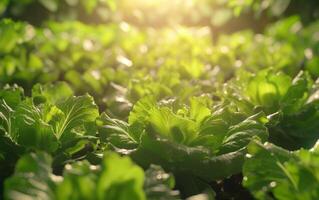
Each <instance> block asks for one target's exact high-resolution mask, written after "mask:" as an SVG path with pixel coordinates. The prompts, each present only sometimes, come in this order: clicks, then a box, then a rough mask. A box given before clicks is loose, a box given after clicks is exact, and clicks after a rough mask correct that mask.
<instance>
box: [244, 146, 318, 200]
mask: <svg viewBox="0 0 319 200" xmlns="http://www.w3.org/2000/svg"><path fill="white" fill-rule="evenodd" d="M248 153H249V154H248V155H247V160H246V161H245V164H244V167H243V173H244V182H243V185H244V186H245V187H247V188H248V189H249V190H250V191H251V192H252V193H253V194H254V196H255V197H256V198H257V199H270V198H271V196H272V195H273V196H274V197H275V198H276V199H278V200H290V199H292V200H304V199H305V200H311V199H317V198H318V197H319V192H318V191H319V187H318V183H319V177H318V164H319V162H318V161H319V154H318V151H316V150H314V151H307V150H303V149H302V150H299V151H295V152H289V151H286V150H284V149H282V148H279V147H277V146H275V145H272V144H269V143H268V144H264V145H263V144H260V143H258V142H252V143H251V144H250V145H249V147H248Z"/></svg>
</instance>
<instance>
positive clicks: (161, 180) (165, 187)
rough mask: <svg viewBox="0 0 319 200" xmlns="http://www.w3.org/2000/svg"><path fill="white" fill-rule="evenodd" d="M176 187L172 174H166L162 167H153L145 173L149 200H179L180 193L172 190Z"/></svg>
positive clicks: (145, 186)
mask: <svg viewBox="0 0 319 200" xmlns="http://www.w3.org/2000/svg"><path fill="white" fill-rule="evenodd" d="M174 186H175V181H174V177H173V176H172V174H169V173H166V172H165V171H164V170H163V169H162V168H161V167H160V166H157V165H151V166H150V167H149V168H148V169H147V170H146V171H145V181H144V191H145V194H146V196H147V199H149V200H160V199H167V200H177V199H179V193H178V191H176V190H172V189H173V188H174Z"/></svg>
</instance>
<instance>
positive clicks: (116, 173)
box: [5, 152, 178, 200]
mask: <svg viewBox="0 0 319 200" xmlns="http://www.w3.org/2000/svg"><path fill="white" fill-rule="evenodd" d="M51 165H52V158H51V157H50V156H49V155H48V154H46V153H44V152H37V153H31V154H26V155H24V156H23V157H21V158H20V159H19V161H18V163H17V165H16V168H15V172H14V175H13V176H12V177H10V178H9V179H7V180H6V182H5V198H6V199H21V198H23V199H28V198H29V199H62V200H64V199H105V198H110V199H128V198H129V199H133V200H135V199H136V200H142V199H145V198H146V196H147V198H148V199H177V198H178V192H175V191H171V188H172V187H173V186H174V179H173V178H172V177H171V175H170V174H167V173H165V172H164V171H163V170H162V169H161V168H160V167H158V166H152V167H151V168H150V169H149V170H148V171H146V173H145V175H144V172H143V170H142V169H141V168H140V167H138V166H137V165H135V164H134V163H133V162H132V161H131V160H130V159H129V158H128V157H120V156H119V155H117V154H115V153H110V152H108V153H105V154H104V158H103V159H102V162H101V164H100V165H91V164H90V163H89V162H88V161H86V160H85V161H79V162H76V163H73V164H67V165H66V166H65V168H64V172H63V176H56V175H54V174H53V173H52V168H51Z"/></svg>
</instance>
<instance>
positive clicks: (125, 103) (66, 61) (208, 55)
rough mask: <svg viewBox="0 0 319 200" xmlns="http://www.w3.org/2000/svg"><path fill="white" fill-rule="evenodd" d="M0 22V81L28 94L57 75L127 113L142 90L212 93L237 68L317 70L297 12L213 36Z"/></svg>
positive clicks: (311, 35) (314, 45) (310, 36)
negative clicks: (256, 29)
mask: <svg viewBox="0 0 319 200" xmlns="http://www.w3.org/2000/svg"><path fill="white" fill-rule="evenodd" d="M0 26H1V30H0V31H1V38H0V61H1V69H0V84H1V86H4V85H5V84H7V83H9V84H13V83H17V84H19V85H22V86H23V87H24V89H25V90H26V93H28V94H30V91H31V88H32V86H33V85H34V84H35V83H51V82H55V81H58V80H63V81H66V82H68V83H69V84H70V85H71V87H72V88H73V89H74V91H75V92H76V94H84V93H86V92H90V94H92V95H93V96H94V97H96V101H97V104H98V105H99V106H100V107H102V108H103V109H104V108H110V109H111V110H109V113H110V114H112V116H116V117H125V116H127V115H128V111H129V110H130V108H131V106H132V104H134V103H135V102H136V101H138V100H139V99H140V98H141V97H143V96H145V95H153V96H155V98H156V99H157V100H158V99H163V98H165V97H172V96H178V98H179V99H181V100H182V101H183V100H185V99H188V98H189V97H191V96H193V95H200V94H202V93H215V92H216V91H218V88H220V87H221V86H222V85H223V83H224V82H225V81H227V80H229V79H231V78H233V77H236V76H237V73H241V71H242V69H244V70H247V71H250V72H258V71H259V70H260V69H264V68H273V69H274V70H275V71H276V72H277V71H283V72H285V73H286V74H287V75H289V76H291V77H294V76H295V75H297V74H298V72H299V71H300V70H303V69H304V70H306V71H308V73H309V74H310V75H311V76H312V77H318V76H319V71H318V68H317V66H318V63H319V58H318V53H319V46H318V40H319V38H318V32H317V30H318V23H316V22H315V23H313V24H311V25H309V26H307V27H302V24H301V22H300V21H299V18H298V17H291V18H288V19H285V20H282V21H279V22H277V23H275V24H273V25H272V26H270V27H268V29H267V30H266V31H265V34H253V33H252V32H250V31H241V32H238V33H234V34H232V35H225V36H221V37H219V39H218V40H217V41H213V39H212V35H213V34H214V33H211V32H210V29H209V28H201V29H198V28H185V27H178V28H176V29H175V30H171V29H166V28H163V29H160V30H155V29H152V28H145V29H144V30H143V31H140V30H139V29H137V28H135V27H134V26H131V25H129V24H127V23H124V22H122V23H120V24H109V25H103V26H102V25H85V24H82V23H79V22H63V23H56V22H48V23H47V24H46V25H45V26H44V27H43V28H35V27H33V26H31V25H29V24H26V23H22V22H13V21H11V20H2V21H1V24H0ZM287 30H288V32H287ZM212 43H214V45H212ZM168 72H169V73H168Z"/></svg>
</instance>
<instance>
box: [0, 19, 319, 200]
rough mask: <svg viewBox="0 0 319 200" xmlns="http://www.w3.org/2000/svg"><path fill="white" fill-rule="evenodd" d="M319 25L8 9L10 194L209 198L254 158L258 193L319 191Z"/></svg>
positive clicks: (4, 34)
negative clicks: (43, 20) (111, 19)
mask: <svg viewBox="0 0 319 200" xmlns="http://www.w3.org/2000/svg"><path fill="white" fill-rule="evenodd" d="M318 26H319V25H318V23H313V24H311V25H309V26H307V27H302V24H301V22H300V21H299V19H298V18H297V17H291V18H288V19H285V20H282V21H279V22H277V23H275V24H273V25H272V26H270V27H268V29H267V30H266V31H265V33H264V34H253V33H252V32H250V31H242V32H238V33H234V34H232V35H230V36H221V37H220V38H219V39H218V40H217V41H212V34H214V33H211V32H210V30H209V29H208V28H201V29H195V28H194V29H192V28H185V27H179V28H177V29H176V30H174V31H172V30H169V29H161V30H160V31H158V30H154V29H152V28H145V30H143V31H140V30H139V29H136V28H135V27H134V26H131V25H129V24H127V23H120V24H109V25H107V26H105V25H103V26H97V25H94V26H93V25H84V24H81V23H79V22H63V23H54V22H48V23H47V24H46V25H45V26H44V27H42V28H35V27H33V26H31V25H29V24H26V23H22V22H13V21H11V20H2V21H1V22H0V27H1V29H0V33H1V37H0V63H1V64H0V65H1V68H0V84H1V86H2V89H1V90H0V97H1V98H0V176H1V177H0V179H1V180H4V179H5V181H4V182H2V184H4V186H3V187H4V198H5V199H106V198H109V199H179V198H185V197H189V196H191V195H195V194H197V193H202V194H200V195H201V196H202V197H203V198H208V199H209V198H214V191H213V190H212V188H211V187H210V185H209V184H210V183H211V182H212V181H216V180H222V179H225V178H227V177H229V176H231V175H234V174H238V173H241V172H242V173H243V176H244V177H243V185H244V186H245V187H246V188H248V189H249V190H250V191H251V193H252V194H253V195H254V196H255V197H256V198H257V199H271V198H273V197H275V198H277V199H280V200H281V199H282V200H286V199H287V200H288V199H289V200H290V199H300V200H301V199H302V200H307V199H309V200H310V199H317V198H318V196H319V193H318V191H319V190H318V182H319V176H318V174H319V172H318V169H319V168H318V165H319V164H318V161H317V160H318V151H319V150H318V147H317V145H316V142H317V140H318V131H319V124H318V123H317V122H318V121H319V100H318V98H319V83H318V81H316V80H317V78H318V76H319V71H318V70H319V67H318V66H319V57H318V56H317V55H318V54H319V42H318V41H319V36H318ZM287 30H289V32H287ZM269 68H270V69H269ZM36 83H37V84H36ZM18 85H19V86H18ZM20 86H22V87H23V88H22V87H20ZM87 93H90V95H92V96H90V95H89V94H87ZM111 152H112V153H111ZM119 154H120V155H123V157H120V156H119ZM159 166H161V167H159ZM164 170H165V171H166V172H165V171H164ZM168 172H169V173H168ZM173 175H174V176H175V180H174V178H173ZM175 182H176V185H177V188H179V190H180V191H177V190H175V189H174V188H175ZM189 184H192V185H191V186H190V185H189ZM194 185H196V187H197V190H196V191H189V190H188V189H189V188H193V187H195V186H194ZM184 188H185V189H184ZM197 197H198V196H195V197H193V198H197ZM191 198H192V197H191Z"/></svg>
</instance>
